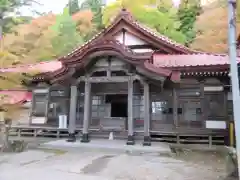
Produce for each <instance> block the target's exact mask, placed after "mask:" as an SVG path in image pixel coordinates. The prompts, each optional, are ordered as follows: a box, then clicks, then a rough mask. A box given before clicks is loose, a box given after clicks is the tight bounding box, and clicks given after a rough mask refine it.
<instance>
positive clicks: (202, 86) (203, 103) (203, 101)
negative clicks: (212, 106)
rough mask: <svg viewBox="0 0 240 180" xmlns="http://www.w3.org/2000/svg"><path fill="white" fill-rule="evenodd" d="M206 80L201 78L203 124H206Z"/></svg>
mask: <svg viewBox="0 0 240 180" xmlns="http://www.w3.org/2000/svg"><path fill="white" fill-rule="evenodd" d="M204 82H205V81H204V80H200V98H201V100H200V104H201V114H202V119H201V121H202V126H205V122H206V108H205V97H204Z"/></svg>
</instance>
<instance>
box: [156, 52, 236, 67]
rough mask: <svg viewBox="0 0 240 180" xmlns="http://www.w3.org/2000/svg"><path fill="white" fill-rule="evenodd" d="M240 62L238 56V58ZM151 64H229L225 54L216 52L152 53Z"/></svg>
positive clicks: (186, 65)
mask: <svg viewBox="0 0 240 180" xmlns="http://www.w3.org/2000/svg"><path fill="white" fill-rule="evenodd" d="M238 62H240V58H238ZM153 64H154V65H155V66H157V67H194V66H211V65H229V57H228V56H227V55H217V54H188V55H185V54H182V55H163V54H154V55H153Z"/></svg>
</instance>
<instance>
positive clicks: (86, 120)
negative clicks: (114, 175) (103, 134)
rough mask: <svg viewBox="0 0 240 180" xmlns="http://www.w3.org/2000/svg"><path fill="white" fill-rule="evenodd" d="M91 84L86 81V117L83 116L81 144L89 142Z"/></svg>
mask: <svg viewBox="0 0 240 180" xmlns="http://www.w3.org/2000/svg"><path fill="white" fill-rule="evenodd" d="M90 101H91V83H90V82H89V81H88V80H86V81H85V93H84V116H83V135H82V140H81V142H84V143H86V142H89V141H90V139H89V134H88V127H89V121H90V106H91V102H90Z"/></svg>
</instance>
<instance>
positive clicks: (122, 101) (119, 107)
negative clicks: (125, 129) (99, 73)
mask: <svg viewBox="0 0 240 180" xmlns="http://www.w3.org/2000/svg"><path fill="white" fill-rule="evenodd" d="M106 103H109V104H111V117H119V118H120V117H123V118H126V117H127V116H128V107H127V106H128V103H127V95H126V94H116V95H106Z"/></svg>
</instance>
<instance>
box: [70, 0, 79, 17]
mask: <svg viewBox="0 0 240 180" xmlns="http://www.w3.org/2000/svg"><path fill="white" fill-rule="evenodd" d="M68 7H69V13H70V15H73V14H75V13H76V12H78V11H79V10H80V7H79V4H78V0H69V1H68Z"/></svg>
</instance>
